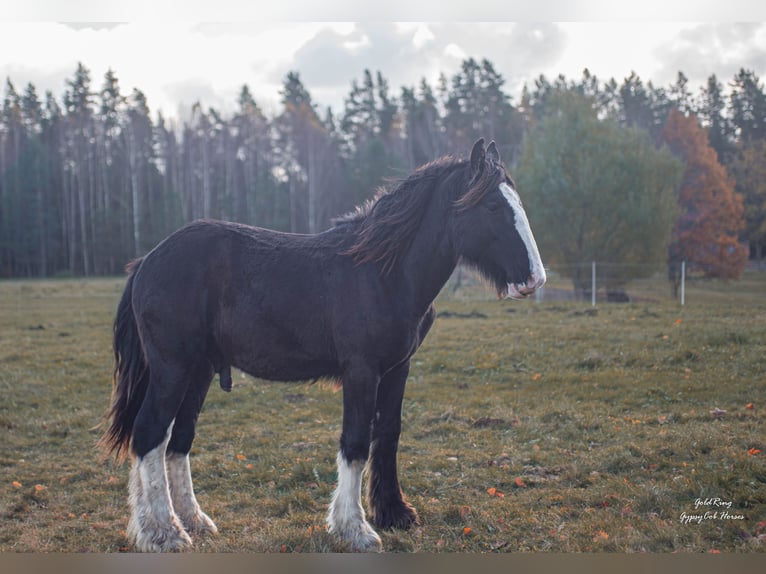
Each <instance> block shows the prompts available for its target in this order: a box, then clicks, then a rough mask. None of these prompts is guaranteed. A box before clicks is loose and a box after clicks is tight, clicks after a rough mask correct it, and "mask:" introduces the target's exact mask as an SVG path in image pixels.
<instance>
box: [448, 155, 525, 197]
mask: <svg viewBox="0 0 766 574" xmlns="http://www.w3.org/2000/svg"><path fill="white" fill-rule="evenodd" d="M504 181H511V186H512V187H514V188H515V187H516V186H515V184H514V183H513V180H511V176H510V175H509V174H508V172H507V171H506V169H505V167H504V166H503V165H502V164H500V163H496V162H494V161H492V160H490V159H487V160H485V163H484V169H483V170H482V171H481V173H480V174H479V176H478V177H477V178H476V181H474V182H473V183H472V184H471V187H470V188H469V189H468V191H467V192H466V193H465V194H464V195H463V196H462V197H460V198H458V199H457V200H456V201H455V206H456V207H458V208H459V209H468V208H470V207H474V206H475V205H477V204H478V203H479V202H480V201H481V200H482V199H483V198H484V196H485V195H487V194H488V193H489V192H491V191H493V190H496V189H499V187H500V184H501V183H503V182H504Z"/></svg>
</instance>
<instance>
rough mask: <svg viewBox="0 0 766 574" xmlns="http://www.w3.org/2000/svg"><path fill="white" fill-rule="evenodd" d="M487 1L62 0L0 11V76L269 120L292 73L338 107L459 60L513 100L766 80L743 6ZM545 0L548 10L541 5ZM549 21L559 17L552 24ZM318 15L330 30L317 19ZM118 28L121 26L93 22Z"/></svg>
mask: <svg viewBox="0 0 766 574" xmlns="http://www.w3.org/2000/svg"><path fill="white" fill-rule="evenodd" d="M484 2H485V3H486V6H485V10H484V11H483V12H475V11H473V10H471V9H470V7H469V8H467V7H466V6H465V4H462V5H461V6H462V9H457V10H449V11H445V10H441V11H440V10H438V9H435V8H434V7H439V6H447V4H444V3H443V2H433V1H431V0H420V2H418V4H417V5H418V6H419V7H421V8H424V9H423V10H420V9H419V10H415V11H414V13H413V10H409V13H408V11H407V10H404V13H403V14H402V16H401V17H400V16H399V14H393V13H389V14H388V15H387V19H386V14H379V13H377V12H371V11H369V10H368V11H364V10H361V11H360V10H359V8H358V5H359V3H358V2H357V3H350V2H346V1H345V0H337V1H332V0H325V1H324V2H310V3H305V2H302V0H288V1H286V2H285V1H283V2H280V3H279V4H278V5H277V7H276V8H275V7H273V6H272V7H271V8H270V10H271V11H270V12H269V13H266V14H265V17H264V13H263V12H257V13H254V12H253V11H252V5H253V3H246V4H243V3H240V2H238V0H219V2H217V3H210V2H202V1H201V0H189V1H188V2H187V4H186V6H191V7H193V8H196V11H195V10H191V11H185V12H184V20H185V21H180V20H178V19H177V17H178V13H177V12H176V11H172V10H170V11H165V12H163V8H164V6H165V5H164V4H163V2H162V1H160V0H155V1H154V2H152V3H151V4H150V5H149V6H154V7H155V8H156V7H157V6H159V7H160V9H159V10H158V9H155V10H152V11H149V8H147V4H146V1H145V0H134V3H133V4H132V8H133V11H132V12H131V11H128V12H125V11H124V10H123V8H122V7H120V5H119V4H114V3H110V2H103V1H102V2H101V3H95V2H90V1H87V0H84V1H78V0H72V2H67V3H64V4H66V5H67V7H68V9H67V11H66V12H61V10H60V9H59V10H58V11H57V8H56V4H55V3H52V2H50V1H49V2H32V3H31V4H32V5H34V6H35V7H36V8H39V10H38V11H34V10H32V9H31V8H23V9H16V13H13V14H11V16H10V17H11V18H13V19H14V20H15V21H7V20H6V21H2V22H0V79H2V80H3V83H4V80H5V78H6V77H9V78H10V79H11V80H12V81H13V83H14V85H15V86H16V88H17V90H19V91H21V90H23V88H24V86H25V85H26V84H27V83H28V82H32V83H33V84H34V85H35V86H36V87H37V89H38V92H39V93H41V94H42V93H43V92H44V91H46V90H51V91H53V93H54V94H55V95H56V96H57V97H59V98H60V97H61V95H63V92H64V89H65V80H66V79H67V78H71V77H72V76H73V72H74V70H75V67H76V65H77V62H82V63H83V64H85V66H86V67H87V68H89V69H90V71H91V75H92V79H93V87H94V88H95V89H98V88H100V86H101V84H102V82H103V77H104V74H105V72H106V71H107V69H109V68H111V69H113V70H114V71H115V73H116V74H117V77H118V78H119V81H120V86H121V89H122V91H123V93H126V94H127V93H129V92H130V91H131V90H132V89H133V88H134V87H137V88H139V89H141V90H142V91H143V92H144V93H145V94H146V96H147V98H148V102H149V106H150V108H151V110H152V113H156V112H157V111H158V110H160V109H161V110H162V112H163V114H165V115H166V116H176V115H178V114H179V110H180V113H181V114H182V115H183V114H184V113H185V110H188V109H189V107H190V106H191V105H192V104H193V103H194V102H196V101H200V102H201V103H202V104H203V106H205V107H209V106H213V107H216V108H217V109H222V110H223V111H225V112H230V111H232V110H233V109H234V107H235V101H236V95H237V93H238V92H239V89H240V88H241V86H242V85H243V84H247V85H248V86H249V87H250V89H251V91H252V92H253V94H254V96H255V98H256V101H257V102H258V103H259V104H260V105H261V107H263V108H264V109H266V110H267V112H269V113H275V112H277V111H278V102H279V89H280V86H281V84H282V81H283V79H284V77H285V75H286V74H287V72H288V71H290V70H297V71H298V72H299V73H300V75H301V78H302V79H303V81H304V84H305V85H306V87H307V88H308V89H309V91H310V92H311V94H312V97H313V98H314V101H315V102H316V103H317V104H319V105H320V106H321V107H325V106H328V105H329V106H332V107H333V109H334V110H335V111H336V112H339V111H340V109H341V108H342V106H343V99H344V97H345V96H346V95H347V94H348V92H349V89H350V86H351V82H352V80H354V79H360V78H361V77H362V74H363V71H364V69H365V68H367V69H370V70H372V71H373V72H374V71H377V70H380V71H381V72H382V73H383V75H384V76H385V77H386V78H387V79H388V80H389V83H390V86H391V88H392V92H393V93H394V94H395V95H397V94H398V93H399V91H400V88H401V86H413V85H416V84H417V83H418V82H419V81H420V79H421V78H422V77H425V78H426V79H428V80H429V82H431V83H432V84H434V83H435V82H436V79H437V78H438V75H439V73H441V72H443V73H445V74H446V75H447V76H448V77H451V76H452V75H453V74H454V73H455V72H457V71H458V69H459V66H460V63H461V61H462V60H464V59H465V58H467V57H474V58H477V59H481V58H487V59H489V60H490V61H491V62H492V63H493V64H494V65H495V67H496V69H497V70H498V71H499V72H500V73H501V74H502V75H503V77H504V78H505V80H506V87H507V90H508V92H509V93H510V94H511V96H512V97H513V100H514V101H516V102H517V101H518V95H519V93H520V91H521V87H522V86H523V85H524V84H525V83H527V84H532V83H533V81H534V79H535V78H536V77H537V76H539V75H540V74H545V75H546V76H547V77H549V78H553V77H555V76H556V75H558V74H560V73H562V74H564V75H565V76H567V77H568V78H570V79H576V78H579V77H580V75H581V73H582V70H583V69H584V68H586V67H587V68H588V69H589V70H590V71H591V72H592V73H593V74H596V75H597V76H598V77H599V78H602V79H608V78H611V77H614V78H615V79H617V80H618V82H619V81H622V79H623V78H625V77H626V76H628V75H629V74H630V73H631V71H635V72H636V73H638V74H639V76H640V77H641V78H642V79H643V80H644V81H649V80H651V81H652V82H653V83H654V84H655V86H667V85H669V84H670V83H672V82H673V81H674V80H675V78H676V74H677V72H678V71H679V70H682V71H683V72H684V73H685V74H686V75H687V76H688V77H689V79H690V82H691V85H692V87H693V90H694V91H695V93H696V91H697V89H698V87H699V86H700V85H701V84H702V83H703V82H704V81H705V80H706V79H707V77H708V76H710V75H711V74H716V75H717V76H718V78H719V79H720V80H722V81H723V82H724V83H727V82H729V81H730V80H731V79H732V77H733V76H734V74H735V73H736V72H737V71H738V70H739V69H740V68H742V67H744V68H748V69H752V70H754V71H755V72H756V74H757V75H758V76H759V77H760V78H761V79H765V76H766V23H764V22H762V21H759V18H760V17H761V16H762V14H759V13H756V12H755V11H752V10H743V9H742V4H741V3H740V2H739V0H729V1H728V2H727V3H725V4H726V5H727V6H728V5H731V7H733V9H734V11H733V12H732V11H731V10H729V11H727V12H726V13H725V14H724V13H721V7H720V5H721V3H717V5H718V7H717V8H714V9H711V8H710V7H709V6H708V5H707V4H706V2H705V0H698V1H697V2H696V3H687V6H694V7H695V9H694V11H675V12H672V13H670V16H668V17H667V18H666V20H670V19H671V18H672V20H673V21H664V22H656V21H651V20H647V19H646V18H647V14H648V13H650V12H651V11H649V12H643V13H640V14H634V15H631V14H626V13H624V12H621V13H616V14H615V13H614V12H610V11H609V10H606V11H604V10H601V11H597V10H590V11H588V10H585V11H581V12H579V13H571V12H567V11H566V10H565V11H563V12H561V10H560V11H559V13H557V12H556V10H550V9H549V10H547V11H546V10H542V11H540V10H538V11H537V12H535V11H534V10H529V9H527V10H526V11H519V10H515V11H514V10H509V9H505V10H503V9H502V7H503V6H505V7H508V6H510V5H512V4H513V2H510V0H506V1H505V2H502V3H499V2H495V1H494V0H484ZM538 2H540V0H538ZM594 3H595V4H598V1H597V0H586V1H585V2H581V4H583V5H590V6H591V7H592V6H593V5H594ZM110 4H111V11H110V10H109V9H108V8H109V7H110ZM257 4H259V5H260V4H262V3H260V2H258V3H257ZM388 4H393V5H401V4H403V3H402V2H399V0H389V2H388ZM551 4H557V2H556V1H555V0H549V1H547V2H546V1H542V3H541V5H543V6H545V5H547V6H548V7H549V8H550V5H551ZM641 4H642V6H645V7H647V8H651V6H652V4H654V5H656V7H662V6H663V5H664V4H665V3H664V2H659V1H658V0H645V1H644V2H642V3H641ZM683 4H684V3H681V6H683ZM73 5H74V6H77V5H79V6H80V7H79V8H76V9H73V8H72V6H73ZM318 5H321V6H322V11H321V12H318V11H317V9H316V6H318ZM674 5H675V4H674ZM25 6H27V4H25ZM94 6H96V7H95V8H94ZM105 6H106V7H107V9H106V10H105V9H104V7H105ZM215 6H218V7H219V8H220V9H215V10H213V9H212V8H211V7H215ZM349 6H351V8H349ZM706 6H707V8H706ZM6 8H8V7H6ZM200 8H201V9H200ZM426 8H430V11H428V10H425V9H426ZM554 8H555V6H554ZM596 8H598V6H596ZM13 10H14V9H13V7H11V12H13ZM24 10H26V12H24ZM461 10H462V13H461ZM700 10H701V11H700ZM716 10H717V11H718V12H716ZM737 10H739V11H737ZM762 11H763V9H761V12H762ZM658 13H659V12H658ZM560 15H561V16H563V17H561V19H562V20H569V21H568V22H560V21H557V20H558V19H559V16H560ZM256 16H257V19H256ZM417 16H426V17H425V18H418V17H417ZM631 16H633V17H631ZM4 17H6V18H7V17H9V16H8V10H5V15H4ZM328 17H329V19H333V20H335V19H337V20H338V21H339V22H338V23H335V22H327V21H319V20H327V19H328ZM605 18H606V19H605ZM505 19H509V20H510V19H513V20H515V21H504V20H505ZM685 19H690V20H692V19H693V20H701V21H697V22H692V23H690V22H685V21H684V20H685ZM117 20H120V21H125V22H126V23H121V24H110V23H104V22H108V21H117ZM420 20H424V21H423V22H420ZM434 20H435V21H434ZM477 20H486V21H484V22H482V21H477ZM573 20H580V21H573ZM583 20H588V21H583ZM88 21H90V23H88ZM402 21H406V23H402Z"/></svg>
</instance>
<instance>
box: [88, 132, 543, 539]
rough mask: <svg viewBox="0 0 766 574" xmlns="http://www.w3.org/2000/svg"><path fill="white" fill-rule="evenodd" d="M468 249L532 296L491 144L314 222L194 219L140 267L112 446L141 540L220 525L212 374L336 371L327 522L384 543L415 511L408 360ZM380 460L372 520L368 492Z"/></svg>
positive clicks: (530, 264) (503, 283)
mask: <svg viewBox="0 0 766 574" xmlns="http://www.w3.org/2000/svg"><path fill="white" fill-rule="evenodd" d="M460 261H462V262H464V263H466V264H467V265H471V266H473V267H474V268H476V269H477V270H478V271H479V272H480V273H481V274H482V275H483V276H484V277H485V278H486V279H487V281H488V282H489V283H490V284H492V285H494V287H495V288H496V289H497V292H498V296H499V297H500V298H511V299H523V298H525V297H527V296H528V295H530V294H531V293H533V292H534V291H535V290H536V289H538V288H539V287H540V286H542V285H543V283H544V282H545V279H546V275H545V269H544V267H543V264H542V261H541V259H540V254H539V251H538V248H537V245H536V243H535V239H534V236H533V235H532V231H531V229H530V225H529V221H528V220H527V216H526V214H525V212H524V209H523V207H522V203H521V200H520V198H519V195H518V194H517V192H516V190H515V185H514V183H513V180H512V179H511V177H510V175H509V174H508V171H507V169H506V168H505V166H504V164H503V163H502V161H501V159H500V154H499V153H498V150H497V146H496V144H495V142H494V141H493V142H491V143H490V144H489V145H488V146H486V147H485V144H484V139H483V138H482V139H479V140H478V141H477V142H476V143H475V144H474V146H473V148H472V149H471V152H470V155H469V157H468V158H465V157H453V156H445V157H442V158H440V159H437V160H434V161H432V162H431V163H428V164H425V165H423V166H421V167H419V168H417V169H416V170H415V171H414V172H413V173H412V174H410V175H409V176H408V177H406V178H403V179H402V180H400V181H399V182H398V183H397V184H396V185H394V186H389V189H382V190H381V191H379V192H378V194H377V195H376V196H375V197H374V199H372V200H370V201H368V202H367V203H365V204H363V205H362V206H360V207H358V208H357V209H356V210H355V211H354V212H351V213H349V214H346V215H345V216H342V217H340V218H338V219H337V220H334V221H333V223H332V226H331V227H330V228H329V229H327V230H326V231H323V232H321V233H318V234H293V233H284V232H278V231H272V230H267V229H262V228H258V227H251V226H248V225H243V224H237V223H228V222H223V221H214V220H199V221H194V222H192V223H190V224H188V225H186V226H184V227H182V228H180V229H179V230H177V231H175V232H173V233H172V234H171V235H169V236H167V237H166V238H165V239H164V240H162V241H161V242H160V243H159V244H157V246H156V247H154V249H152V250H151V251H150V252H149V253H148V254H146V255H145V256H144V257H142V258H139V259H137V260H135V261H133V262H131V263H130V264H128V266H127V268H126V270H127V272H128V277H127V282H126V285H125V289H124V292H123V293H122V297H121V299H120V302H119V305H118V308H117V313H116V316H115V321H114V332H113V345H114V377H113V386H112V397H111V405H110V407H109V408H108V410H107V413H106V415H105V417H104V425H105V426H106V427H107V428H106V429H105V431H104V433H103V436H102V437H101V438H100V440H99V442H100V445H101V447H102V448H103V449H104V451H105V457H109V456H110V455H111V456H114V457H115V459H116V460H117V461H118V462H122V461H124V460H125V459H126V458H128V457H130V458H131V460H132V466H131V469H130V477H129V483H128V491H129V496H128V502H129V507H130V519H129V522H128V529H127V533H128V537H129V539H130V540H131V542H132V544H133V545H134V547H135V548H136V549H137V550H139V551H154V552H165V551H179V550H183V549H186V548H188V547H189V546H190V545H191V544H192V539H191V536H190V535H195V536H196V535H204V534H214V533H217V527H216V525H215V523H214V522H213V520H212V519H211V518H210V517H209V516H208V515H207V514H205V513H204V512H203V511H202V509H201V508H200V505H199V503H198V502H197V499H196V497H195V495H194V489H193V485H192V476H191V470H190V466H189V452H190V450H191V446H192V441H193V440H194V437H195V426H196V423H197V420H198V416H199V413H200V410H201V408H202V404H203V403H204V401H205V397H206V395H207V392H208V390H209V388H210V385H211V381H212V380H213V378H214V375H215V374H216V373H218V374H219V379H220V384H221V386H222V388H224V390H230V389H231V368H232V367H236V368H238V369H240V370H241V371H243V372H245V373H248V374H250V375H252V376H254V377H258V378H261V379H267V380H278V381H306V380H311V379H317V378H327V379H334V380H336V381H337V382H338V384H339V385H340V386H341V389H342V397H343V398H342V401H343V415H342V429H341V433H340V444H339V450H338V453H337V485H336V487H335V490H334V493H333V495H332V499H331V502H330V505H329V511H328V514H327V518H326V521H327V526H328V531H329V532H331V533H333V534H334V535H335V536H337V537H338V538H339V539H340V540H341V541H342V542H344V543H347V547H348V546H349V545H350V548H351V549H352V550H353V551H381V550H382V544H381V539H380V536H379V535H378V534H377V532H376V530H375V528H374V527H373V525H374V526H375V527H377V528H378V529H392V528H399V529H407V528H409V527H411V526H412V525H414V524H418V514H417V512H416V510H415V509H414V508H413V507H412V506H411V505H410V504H409V503H408V502H407V501H406V499H405V497H404V495H403V493H402V491H401V488H400V486H399V479H398V471H397V449H398V444H399V435H400V430H401V410H402V399H403V395H404V389H405V384H406V381H407V376H408V373H409V370H410V359H411V358H412V356H413V354H414V353H415V351H416V350H417V349H418V347H420V345H421V344H422V342H423V340H424V339H425V337H426V335H427V334H428V331H429V329H431V326H432V324H433V322H434V318H435V315H436V312H435V309H434V305H433V302H434V299H435V298H436V296H437V294H438V293H439V291H440V290H441V288H442V287H443V286H444V284H445V283H446V281H447V279H448V278H449V277H450V275H451V274H452V272H453V270H454V269H455V268H456V266H457V264H458V263H459V262H460ZM365 468H366V469H367V473H368V474H367V501H368V511H369V518H370V520H371V521H372V524H370V522H368V520H367V518H368V517H366V516H365V511H364V507H363V506H362V475H363V471H364V470H365Z"/></svg>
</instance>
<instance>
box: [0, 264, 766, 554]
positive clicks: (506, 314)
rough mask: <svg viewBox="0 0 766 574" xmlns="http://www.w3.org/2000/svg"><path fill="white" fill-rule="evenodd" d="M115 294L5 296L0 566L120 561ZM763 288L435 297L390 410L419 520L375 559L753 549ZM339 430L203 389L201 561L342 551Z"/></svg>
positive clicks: (0, 285) (335, 407) (746, 284)
mask: <svg viewBox="0 0 766 574" xmlns="http://www.w3.org/2000/svg"><path fill="white" fill-rule="evenodd" d="M123 284H124V280H122V279H99V280H88V281H85V280H59V281H29V282H25V281H9V282H0V437H1V438H2V440H0V551H5V552H7V551H17V552H123V551H129V550H130V548H129V547H128V542H127V539H126V536H125V528H126V525H127V518H128V507H127V501H126V493H127V475H128V465H125V466H122V467H117V466H115V465H114V464H113V463H111V462H109V461H106V462H102V461H100V460H99V456H98V454H97V453H96V452H95V450H94V444H95V442H96V440H97V438H98V437H99V435H100V433H99V431H97V430H95V429H94V428H93V427H94V425H96V424H97V423H98V422H99V420H100V417H101V416H102V414H103V413H104V411H105V409H106V408H107V406H108V403H109V393H110V390H111V369H112V356H111V325H112V320H113V316H114V311H115V309H116V305H117V301H118V298H119V295H120V293H121V290H122V287H123ZM663 288H665V286H664V285H663ZM765 293H766V277H765V276H764V274H763V273H761V274H749V275H746V277H745V279H744V280H742V281H740V282H736V283H728V284H724V283H721V284H717V283H704V284H700V283H695V284H690V285H689V286H688V288H687V305H686V306H685V307H680V306H679V305H678V304H677V303H674V302H671V301H667V300H665V301H662V300H646V301H644V302H637V303H629V304H599V305H598V306H597V307H596V308H595V309H594V308H591V307H590V304H589V303H588V304H586V303H575V302H554V301H543V302H541V303H535V302H534V301H524V302H511V301H496V300H494V299H493V297H492V295H491V294H489V293H488V292H487V291H483V290H479V291H475V290H468V291H458V292H457V293H449V292H448V291H446V290H445V292H444V293H442V295H441V296H440V300H439V302H438V304H437V309H438V311H439V317H438V318H437V320H436V323H435V325H434V327H433V330H432V331H431V334H430V335H429V337H428V338H427V340H426V342H425V343H424V345H423V347H422V348H421V350H420V351H419V352H418V354H417V355H416V356H415V357H414V359H413V363H412V371H411V375H410V379H409V383H408V388H407V393H406V396H405V400H404V406H403V430H402V440H401V446H400V452H399V462H400V467H401V473H400V477H401V481H402V487H403V489H404V492H405V495H406V496H407V498H408V500H409V501H410V502H411V503H412V504H413V505H414V506H415V507H416V508H417V509H418V511H419V514H420V519H421V525H420V526H418V527H415V528H414V529H412V530H410V531H408V532H401V531H392V532H382V533H381V535H382V538H383V546H384V550H386V551H388V552H690V553H699V552H763V551H764V549H765V548H766V542H765V540H766V432H764V429H765V428H766V425H765V424H764V421H765V419H766V385H764V380H766V297H765V296H764V294H765ZM647 299H649V298H647ZM340 417H341V395H340V392H339V391H337V390H336V389H334V388H333V386H332V385H330V384H327V383H323V382H321V381H320V382H318V383H316V384H313V385H312V384H308V383H305V384H303V383H301V384H285V383H270V382H264V381H254V380H252V379H250V378H247V377H245V376H243V375H241V374H240V373H239V372H235V373H234V389H233V391H232V392H231V393H224V392H222V391H221V390H220V389H219V388H218V386H217V382H214V384H213V386H212V387H211V390H210V394H209V395H208V399H207V402H206V403H205V407H204V409H203V412H202V415H201V417H200V422H199V427H198V438H197V440H196V442H195V443H194V447H193V449H192V453H191V454H192V456H191V461H192V470H193V472H194V477H195V489H196V491H197V497H198V499H199V501H200V504H201V505H202V507H203V510H205V511H206V512H207V513H208V514H209V515H210V516H211V517H212V518H213V519H214V520H215V521H216V523H217V525H218V528H219V530H220V534H219V535H218V536H217V537H211V538H205V539H197V540H195V547H194V550H195V551H199V552H337V551H342V550H344V548H343V546H342V545H340V544H339V543H337V542H336V541H335V540H334V539H333V538H332V537H331V536H330V535H329V534H328V533H327V532H326V530H325V526H324V518H325V514H326V510H327V506H328V504H329V501H330V497H331V494H332V491H333V487H334V482H335V479H336V476H335V455H336V452H337V444H338V443H337V441H338V437H339V433H340V421H341V418H340ZM706 513H707V514H706Z"/></svg>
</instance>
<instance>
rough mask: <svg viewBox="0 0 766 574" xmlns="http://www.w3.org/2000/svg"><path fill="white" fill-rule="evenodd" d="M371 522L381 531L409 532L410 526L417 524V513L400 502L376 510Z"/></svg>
mask: <svg viewBox="0 0 766 574" xmlns="http://www.w3.org/2000/svg"><path fill="white" fill-rule="evenodd" d="M372 521H373V523H374V524H375V526H377V527H378V528H380V529H381V530H391V529H393V528H397V529H400V530H409V528H410V527H411V526H413V525H415V524H418V513H417V511H416V510H415V509H414V508H413V507H412V506H410V505H409V504H407V503H406V502H400V503H399V504H396V505H394V504H392V505H390V506H386V507H383V508H382V509H376V511H375V514H374V516H373V518H372Z"/></svg>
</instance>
